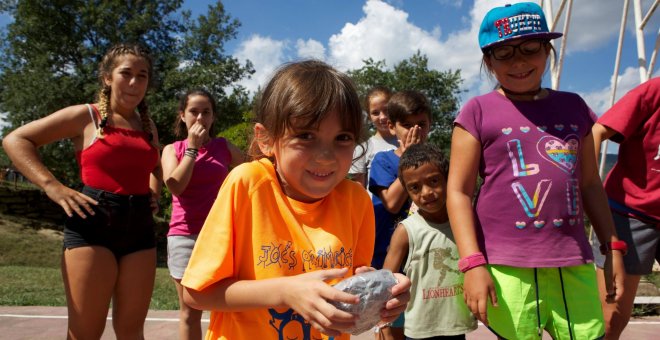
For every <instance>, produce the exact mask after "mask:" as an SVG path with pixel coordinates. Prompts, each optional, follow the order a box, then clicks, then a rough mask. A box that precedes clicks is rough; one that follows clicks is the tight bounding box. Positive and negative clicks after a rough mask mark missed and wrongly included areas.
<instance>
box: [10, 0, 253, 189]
mask: <svg viewBox="0 0 660 340" xmlns="http://www.w3.org/2000/svg"><path fill="white" fill-rule="evenodd" d="M182 3H183V1H182V0H162V1H119V0H102V1H100V0H51V1H40V0H20V1H19V0H0V12H2V13H5V14H8V15H11V16H12V17H13V19H14V21H13V22H12V23H10V24H9V25H8V26H7V27H6V28H5V29H3V30H2V31H0V41H1V42H0V112H3V113H4V114H5V118H6V119H5V120H6V122H7V123H8V124H9V126H8V127H5V128H4V129H3V132H4V133H3V135H4V134H6V133H8V132H9V131H11V130H13V129H14V128H16V127H19V126H21V125H22V124H25V123H27V122H29V121H32V120H35V119H38V118H41V117H44V116H46V115H48V114H50V113H52V112H54V111H56V110H58V109H60V108H63V107H66V106H68V105H73V104H78V103H87V102H92V101H94V100H95V96H96V92H97V90H98V81H97V76H98V75H97V72H96V70H97V66H98V63H99V61H100V60H101V58H102V56H103V54H104V53H105V52H106V51H107V50H108V49H109V48H110V46H112V45H114V44H116V43H120V42H127V43H135V42H137V43H140V44H142V45H145V46H146V47H148V48H149V49H150V50H151V54H152V56H153V57H154V65H153V66H154V79H153V85H154V86H153V87H152V89H151V90H150V91H149V93H148V95H147V101H148V103H149V107H150V112H151V115H152V119H153V120H154V121H155V122H156V125H157V127H158V131H159V135H160V141H161V143H163V144H165V143H170V142H172V141H173V140H174V136H173V132H172V130H173V129H172V126H173V123H174V120H175V115H176V109H177V102H178V96H179V95H181V94H182V93H184V92H185V91H186V90H187V89H189V88H192V87H204V88H206V89H207V90H209V91H210V92H211V93H212V94H213V95H214V96H215V97H216V99H217V100H218V103H219V109H220V111H221V113H222V115H221V119H220V120H219V121H218V124H217V125H218V127H219V128H220V129H224V128H227V127H229V126H231V125H234V124H238V123H241V122H242V121H243V116H244V112H245V111H246V110H248V107H249V98H248V94H247V91H246V90H245V89H244V88H242V87H240V86H233V85H232V84H234V83H235V82H236V81H238V80H240V79H242V78H244V77H246V76H249V75H250V74H252V73H254V70H253V68H252V64H251V63H250V62H246V63H245V64H243V65H241V64H240V63H239V61H238V60H236V59H235V58H232V57H230V56H227V55H226V54H225V51H224V44H225V43H226V42H227V41H229V40H231V39H234V38H235V37H236V34H237V30H238V28H239V27H240V23H239V22H238V21H237V20H236V19H232V18H231V17H230V16H229V15H228V14H227V13H225V9H224V6H223V5H222V3H221V2H220V1H218V2H217V3H215V4H213V5H209V6H208V10H207V12H206V14H205V15H200V16H199V17H196V18H191V14H190V11H182V10H181V6H182ZM40 154H41V156H42V159H43V161H44V163H45V164H46V165H47V166H48V167H49V168H50V169H51V170H52V171H53V172H54V173H55V175H56V176H57V177H58V178H59V179H61V180H62V181H63V182H65V183H67V184H70V185H73V184H76V183H77V182H78V175H77V166H76V164H75V162H74V161H73V157H72V155H73V151H72V147H71V144H70V143H68V142H67V141H62V142H59V143H53V144H51V145H48V146H46V147H44V148H42V150H40Z"/></svg>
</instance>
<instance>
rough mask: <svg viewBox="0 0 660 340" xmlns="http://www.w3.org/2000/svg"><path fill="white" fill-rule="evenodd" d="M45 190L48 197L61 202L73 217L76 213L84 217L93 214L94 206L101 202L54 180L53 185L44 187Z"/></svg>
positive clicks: (58, 202) (66, 211)
mask: <svg viewBox="0 0 660 340" xmlns="http://www.w3.org/2000/svg"><path fill="white" fill-rule="evenodd" d="M44 191H45V192H46V195H48V198H50V199H51V200H52V201H53V202H55V203H57V204H59V205H60V206H61V207H62V209H64V212H65V213H66V215H67V216H69V217H72V216H73V214H74V213H75V214H78V216H80V217H82V218H87V216H88V215H91V216H93V215H94V209H93V208H92V206H93V205H98V204H99V203H98V202H97V201H96V200H95V199H93V198H91V197H89V196H87V195H85V194H83V193H81V192H78V191H75V190H73V189H71V188H69V187H67V186H65V185H63V184H62V183H60V182H54V183H53V184H52V185H48V186H46V187H44Z"/></svg>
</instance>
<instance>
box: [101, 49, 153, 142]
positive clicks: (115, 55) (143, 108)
mask: <svg viewBox="0 0 660 340" xmlns="http://www.w3.org/2000/svg"><path fill="white" fill-rule="evenodd" d="M127 54H131V55H134V56H137V57H140V58H143V59H144V60H146V61H147V63H148V64H149V69H148V75H149V80H150V81H151V79H152V73H153V62H152V59H151V56H150V55H149V52H148V51H147V50H146V49H145V48H144V47H142V46H140V45H137V44H118V45H115V46H113V47H111V48H110V50H108V52H107V53H106V54H105V55H104V56H103V60H101V64H100V65H99V81H100V83H101V89H100V90H99V93H98V103H99V113H100V114H101V123H100V124H99V127H98V130H97V133H96V135H97V138H103V137H104V136H103V129H104V128H105V127H106V126H107V125H108V117H109V116H110V115H111V114H112V112H111V111H110V110H108V106H109V105H110V93H111V91H112V88H111V87H110V86H108V85H107V84H106V83H105V79H106V78H107V77H109V76H110V74H112V71H113V70H114V69H115V67H117V61H118V59H119V57H121V56H125V55H127ZM137 111H138V114H139V115H140V121H141V122H142V131H144V132H145V133H146V134H147V135H148V136H149V141H150V142H151V143H152V144H154V143H155V142H154V141H153V131H151V117H150V116H149V106H148V105H147V102H146V99H145V98H142V101H140V103H139V104H138V106H137Z"/></svg>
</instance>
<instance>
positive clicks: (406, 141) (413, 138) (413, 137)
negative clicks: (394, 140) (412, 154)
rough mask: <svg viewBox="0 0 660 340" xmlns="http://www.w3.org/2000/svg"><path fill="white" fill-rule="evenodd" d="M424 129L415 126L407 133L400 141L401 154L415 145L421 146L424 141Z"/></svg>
mask: <svg viewBox="0 0 660 340" xmlns="http://www.w3.org/2000/svg"><path fill="white" fill-rule="evenodd" d="M421 131H422V128H421V127H419V126H418V125H415V126H413V127H412V128H410V130H408V132H406V135H405V136H404V137H403V140H399V146H401V153H403V152H405V151H406V149H408V148H409V147H410V146H411V145H413V144H419V143H420V142H421V141H422V137H421V136H420V134H421Z"/></svg>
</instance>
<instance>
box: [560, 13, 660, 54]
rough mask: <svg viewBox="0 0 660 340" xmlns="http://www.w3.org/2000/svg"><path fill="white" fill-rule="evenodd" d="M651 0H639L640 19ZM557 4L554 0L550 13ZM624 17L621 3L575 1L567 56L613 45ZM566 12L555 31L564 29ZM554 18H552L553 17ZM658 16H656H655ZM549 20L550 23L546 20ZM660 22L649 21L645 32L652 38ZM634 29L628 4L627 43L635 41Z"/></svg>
mask: <svg viewBox="0 0 660 340" xmlns="http://www.w3.org/2000/svg"><path fill="white" fill-rule="evenodd" d="M653 1H654V0H642V1H641V8H642V12H643V13H642V16H644V15H646V12H648V10H649V8H650V7H651V4H652V3H653ZM560 3H561V1H560V0H553V1H552V4H553V10H554V11H555V12H557V10H558V9H559V4H560ZM622 14H623V1H621V0H580V1H574V2H573V7H572V9H571V21H570V22H569V28H568V37H567V39H568V40H567V48H568V49H567V50H566V51H567V53H571V52H578V51H588V50H592V49H594V48H599V47H602V46H604V45H605V44H607V43H611V42H612V41H616V40H617V39H618V35H619V29H620V26H621V16H622ZM566 15H567V12H566V9H564V12H563V14H562V17H561V18H560V19H559V22H558V23H557V24H556V26H555V31H558V32H561V31H563V29H564V22H565V19H566ZM553 16H554V15H553ZM655 16H657V13H656V14H655ZM548 19H549V20H552V19H550V18H548ZM659 26H660V20H650V21H649V22H648V24H647V25H646V28H645V32H646V33H647V35H648V34H650V35H652V36H655V32H657V30H658V27H659ZM634 27H635V18H634V6H633V2H632V1H631V2H630V5H629V8H628V15H627V27H626V32H628V34H627V36H626V37H625V38H626V39H630V40H631V41H632V40H634V35H632V34H631V32H633V28H634Z"/></svg>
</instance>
